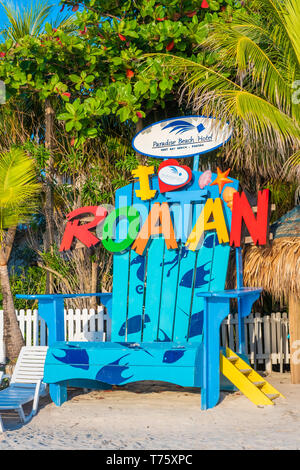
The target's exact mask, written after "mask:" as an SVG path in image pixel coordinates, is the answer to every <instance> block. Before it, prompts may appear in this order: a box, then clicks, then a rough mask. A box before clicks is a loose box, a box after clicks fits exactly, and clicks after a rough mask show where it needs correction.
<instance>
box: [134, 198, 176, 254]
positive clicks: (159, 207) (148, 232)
mask: <svg viewBox="0 0 300 470" xmlns="http://www.w3.org/2000/svg"><path fill="white" fill-rule="evenodd" d="M160 234H163V235H164V238H165V242H166V245H167V248H168V250H170V249H174V248H178V245H177V242H176V239H175V233H174V228H173V224H172V220H171V215H170V210H169V205H168V203H167V202H163V203H162V204H159V202H156V203H155V204H153V207H152V209H151V211H150V213H149V216H148V218H147V220H146V222H145V223H144V225H143V227H142V229H141V231H140V233H139V234H138V237H137V239H136V240H135V242H134V244H133V245H132V249H133V250H135V251H136V253H138V254H139V255H143V254H144V252H145V249H146V247H147V245H148V242H149V239H150V237H151V236H152V235H160Z"/></svg>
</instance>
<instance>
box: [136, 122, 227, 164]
mask: <svg viewBox="0 0 300 470" xmlns="http://www.w3.org/2000/svg"><path fill="white" fill-rule="evenodd" d="M231 134H232V130H231V129H230V127H229V125H228V124H225V125H224V124H222V123H221V121H218V120H217V119H215V118H208V117H205V116H183V117H178V118H172V119H165V120H164V121H159V122H156V123H154V124H152V125H151V126H148V127H145V129H143V130H142V131H140V132H139V133H138V134H137V135H136V136H135V137H134V139H133V140H132V147H133V148H134V150H135V151H136V152H138V153H141V154H142V155H147V156H149V157H155V158H172V157H177V158H180V157H181V158H182V157H192V156H194V155H197V154H202V153H207V152H211V151H212V150H215V149H217V148H218V147H221V146H222V145H224V144H225V143H226V142H227V141H228V140H229V139H230V137H231Z"/></svg>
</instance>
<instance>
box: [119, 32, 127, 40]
mask: <svg viewBox="0 0 300 470" xmlns="http://www.w3.org/2000/svg"><path fill="white" fill-rule="evenodd" d="M118 36H119V38H120V39H121V41H126V38H125V36H123V34H121V33H118Z"/></svg>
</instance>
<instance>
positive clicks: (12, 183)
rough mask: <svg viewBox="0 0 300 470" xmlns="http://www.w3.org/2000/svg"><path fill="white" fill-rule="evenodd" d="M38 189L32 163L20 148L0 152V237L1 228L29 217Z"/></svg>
mask: <svg viewBox="0 0 300 470" xmlns="http://www.w3.org/2000/svg"><path fill="white" fill-rule="evenodd" d="M39 191H40V184H39V183H38V182H37V173H36V168H35V163H34V161H33V160H32V159H31V158H30V157H28V155H27V154H26V153H25V152H24V151H23V150H22V149H18V148H14V149H11V150H10V151H9V152H6V153H2V154H0V239H1V238H2V236H1V235H3V230H5V229H8V228H9V227H13V226H16V225H18V224H21V223H25V222H27V221H28V220H29V219H30V217H31V215H32V213H33V211H34V210H35V209H36V205H37V195H38V193H39Z"/></svg>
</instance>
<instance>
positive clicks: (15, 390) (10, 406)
mask: <svg viewBox="0 0 300 470" xmlns="http://www.w3.org/2000/svg"><path fill="white" fill-rule="evenodd" d="M35 388H36V384H12V385H10V386H9V387H7V388H5V389H4V390H1V392H0V408H1V409H6V410H14V409H16V408H18V407H19V406H21V405H24V404H25V403H27V402H29V401H32V400H33V399H34V392H35Z"/></svg>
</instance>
